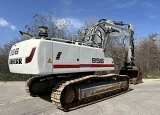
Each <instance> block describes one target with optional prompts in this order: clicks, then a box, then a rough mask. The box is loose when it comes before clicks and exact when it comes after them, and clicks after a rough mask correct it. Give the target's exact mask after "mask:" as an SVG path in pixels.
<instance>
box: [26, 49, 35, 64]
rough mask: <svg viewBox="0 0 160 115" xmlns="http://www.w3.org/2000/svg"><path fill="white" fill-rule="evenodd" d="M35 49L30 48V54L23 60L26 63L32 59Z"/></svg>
mask: <svg viewBox="0 0 160 115" xmlns="http://www.w3.org/2000/svg"><path fill="white" fill-rule="evenodd" d="M35 51H36V48H32V51H31V53H30V55H29V56H28V57H26V61H25V62H26V63H30V62H31V61H32V59H33V56H34V53H35Z"/></svg>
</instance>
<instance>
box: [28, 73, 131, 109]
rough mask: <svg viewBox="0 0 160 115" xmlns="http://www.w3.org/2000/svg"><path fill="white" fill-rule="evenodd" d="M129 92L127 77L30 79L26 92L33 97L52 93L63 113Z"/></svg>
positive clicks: (55, 102) (41, 77)
mask: <svg viewBox="0 0 160 115" xmlns="http://www.w3.org/2000/svg"><path fill="white" fill-rule="evenodd" d="M128 90H129V77H128V76H126V75H117V74H107V75H86V76H82V77H78V78H75V77H74V78H73V77H71V78H70V77H68V78H66V77H57V76H56V77H55V76H54V75H47V76H38V77H33V78H30V79H29V80H28V81H27V82H26V91H27V93H28V94H29V95H31V96H40V95H46V94H51V100H52V102H53V103H54V104H55V105H56V106H57V107H58V108H59V109H62V110H64V111H69V110H73V109H77V108H80V107H83V106H87V105H90V104H93V103H96V102H99V101H102V100H104V99H107V98H110V97H113V96H116V95H119V94H122V93H124V92H127V91H128Z"/></svg>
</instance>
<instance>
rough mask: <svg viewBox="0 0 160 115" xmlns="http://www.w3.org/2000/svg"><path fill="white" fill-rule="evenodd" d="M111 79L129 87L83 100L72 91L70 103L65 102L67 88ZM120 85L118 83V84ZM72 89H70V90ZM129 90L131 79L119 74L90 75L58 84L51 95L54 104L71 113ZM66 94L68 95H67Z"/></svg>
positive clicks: (69, 98)
mask: <svg viewBox="0 0 160 115" xmlns="http://www.w3.org/2000/svg"><path fill="white" fill-rule="evenodd" d="M109 79H115V80H117V81H126V82H127V86H125V87H122V88H118V89H116V90H115V89H110V90H108V91H106V92H104V93H101V94H98V95H94V96H91V97H87V98H84V99H81V100H77V99H76V94H75V93H72V90H71V91H70V94H69V93H68V94H69V96H68V103H66V102H64V92H65V90H66V88H67V87H70V86H75V85H76V84H81V83H84V82H90V83H92V81H94V80H109ZM117 83H118V82H117ZM68 89H70V88H68ZM128 90H129V77H128V76H125V75H117V74H108V75H101V76H97V75H89V76H85V77H82V78H77V79H73V80H70V81H66V82H61V83H58V84H57V85H56V86H55V87H54V88H53V90H52V94H51V100H52V102H53V103H54V104H55V105H56V106H57V107H58V108H59V109H62V110H64V111H69V110H73V109H77V108H80V107H83V106H87V105H90V104H93V103H96V102H99V101H102V100H104V99H107V98H110V97H113V96H117V95H119V94H122V93H125V92H127V91H128ZM65 94H66V93H65ZM73 96H75V99H73Z"/></svg>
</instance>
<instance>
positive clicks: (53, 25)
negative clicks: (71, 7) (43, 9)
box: [25, 12, 70, 39]
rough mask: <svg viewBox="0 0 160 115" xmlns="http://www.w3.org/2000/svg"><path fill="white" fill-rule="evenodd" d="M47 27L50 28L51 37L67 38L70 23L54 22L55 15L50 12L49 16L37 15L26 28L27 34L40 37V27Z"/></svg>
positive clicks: (49, 34)
mask: <svg viewBox="0 0 160 115" xmlns="http://www.w3.org/2000/svg"><path fill="white" fill-rule="evenodd" d="M39 26H46V27H48V36H49V37H51V38H52V37H58V38H63V39H64V38H67V36H66V35H67V34H66V33H67V32H68V27H69V26H70V21H68V20H54V17H53V13H52V12H50V13H48V14H47V15H41V14H35V15H34V16H33V21H32V22H31V23H30V24H28V25H26V26H25V29H27V32H28V33H30V34H32V35H34V36H38V27H39Z"/></svg>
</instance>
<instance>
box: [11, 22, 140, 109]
mask: <svg viewBox="0 0 160 115" xmlns="http://www.w3.org/2000/svg"><path fill="white" fill-rule="evenodd" d="M47 29H48V28H47V27H45V26H41V27H39V38H36V37H34V36H32V35H30V34H29V33H25V32H22V31H20V33H21V35H23V36H27V37H28V38H30V39H28V40H25V41H22V42H19V43H16V44H15V45H13V46H12V48H11V50H10V53H9V59H8V64H9V69H10V72H12V73H19V74H31V75H35V76H34V77H32V78H30V79H29V80H28V81H27V82H26V87H25V89H26V92H27V93H28V94H29V95H31V96H40V95H45V94H47V93H50V94H51V100H52V102H53V103H54V104H55V105H56V106H57V107H58V108H60V109H62V110H65V111H69V110H73V109H76V108H79V107H83V106H86V105H89V104H92V103H96V102H98V101H102V100H104V99H107V98H109V97H113V96H116V95H119V94H122V93H124V92H127V91H129V87H130V83H133V84H136V83H139V82H141V80H142V79H141V77H139V75H138V74H139V72H138V69H136V67H135V64H134V43H133V41H134V38H133V35H134V30H133V26H132V25H131V24H124V23H123V22H116V21H112V20H106V19H101V20H100V21H99V22H98V23H97V24H95V25H93V26H92V27H91V28H90V29H89V30H88V31H87V32H86V34H85V35H84V38H82V39H81V40H75V41H73V40H65V39H59V38H49V37H48V33H47ZM119 36H124V40H125V57H124V59H125V61H124V64H123V65H122V68H121V70H120V73H119V74H111V73H110V74H105V75H96V74H95V72H97V71H98V72H99V71H111V70H114V62H113V59H112V58H110V57H107V55H106V53H107V44H108V42H109V39H111V38H112V37H119Z"/></svg>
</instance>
